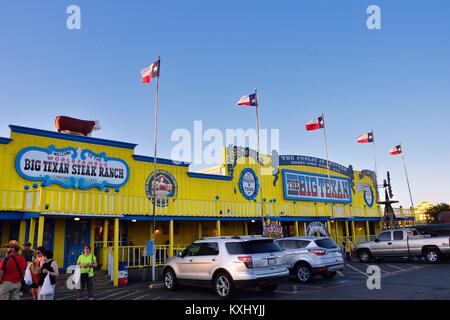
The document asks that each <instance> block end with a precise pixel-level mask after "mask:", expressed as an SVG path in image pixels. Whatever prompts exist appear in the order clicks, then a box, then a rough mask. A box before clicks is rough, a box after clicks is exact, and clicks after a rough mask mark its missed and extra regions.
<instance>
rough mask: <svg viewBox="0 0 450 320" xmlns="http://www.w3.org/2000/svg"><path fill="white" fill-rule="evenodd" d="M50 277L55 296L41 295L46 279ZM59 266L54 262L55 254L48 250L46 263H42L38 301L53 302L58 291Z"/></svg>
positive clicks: (45, 258)
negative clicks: (56, 290)
mask: <svg viewBox="0 0 450 320" xmlns="http://www.w3.org/2000/svg"><path fill="white" fill-rule="evenodd" d="M47 275H49V276H50V284H51V285H52V289H53V294H51V295H41V294H40V293H41V289H42V286H43V285H44V281H45V278H46V277H47ZM58 275H59V272H58V264H57V263H56V261H55V260H53V252H52V251H50V250H48V251H46V252H45V255H44V262H43V263H42V267H41V273H40V276H39V281H38V300H53V297H54V294H55V289H56V277H58Z"/></svg>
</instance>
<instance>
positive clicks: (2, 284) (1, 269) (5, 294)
mask: <svg viewBox="0 0 450 320" xmlns="http://www.w3.org/2000/svg"><path fill="white" fill-rule="evenodd" d="M3 247H4V248H7V252H6V254H7V256H6V257H5V258H3V259H2V260H1V261H0V300H19V299H20V289H21V287H22V280H23V277H24V273H25V269H26V267H27V262H26V261H25V258H24V257H22V256H21V255H19V253H18V251H19V250H20V244H19V242H18V241H16V240H10V241H9V243H7V244H5V245H4V246H3Z"/></svg>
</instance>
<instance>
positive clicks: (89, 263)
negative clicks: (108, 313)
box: [77, 244, 97, 300]
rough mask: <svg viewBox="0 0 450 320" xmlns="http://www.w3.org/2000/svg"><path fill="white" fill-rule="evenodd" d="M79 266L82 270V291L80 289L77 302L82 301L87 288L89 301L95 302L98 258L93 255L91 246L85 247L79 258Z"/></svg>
mask: <svg viewBox="0 0 450 320" xmlns="http://www.w3.org/2000/svg"><path fill="white" fill-rule="evenodd" d="M77 266H79V267H80V268H81V277H80V282H81V289H78V295H77V300H81V297H82V295H83V290H84V288H85V287H86V286H87V290H88V298H89V300H94V268H95V267H97V258H96V257H95V255H94V254H93V253H91V246H90V245H88V244H85V245H84V246H83V254H82V255H80V256H79V257H78V260H77Z"/></svg>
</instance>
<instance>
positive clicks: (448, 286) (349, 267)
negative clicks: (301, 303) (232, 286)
mask: <svg viewBox="0 0 450 320" xmlns="http://www.w3.org/2000/svg"><path fill="white" fill-rule="evenodd" d="M370 265H377V266H379V267H380V270H381V289H380V290H369V289H368V288H367V285H366V282H367V278H368V276H369V275H368V274H367V273H366V271H367V267H368V266H369V265H365V264H361V263H359V262H356V261H355V262H353V263H351V264H346V266H345V269H344V270H343V271H342V272H339V273H338V275H337V276H336V277H335V278H334V279H332V280H325V279H323V278H322V277H320V276H318V277H315V278H314V279H313V280H312V282H311V283H309V284H300V283H298V282H296V281H295V279H290V280H289V281H288V282H287V283H284V284H281V285H279V286H278V288H277V290H276V291H275V292H273V293H270V294H264V293H262V292H260V291H259V290H258V289H240V290H236V292H235V295H234V297H233V299H236V300H244V299H245V300H247V299H249V300H262V299H270V300H309V299H313V300H324V299H326V300H328V299H329V300H333V299H339V300H340V299H343V300H347V299H404V300H411V299H432V300H436V299H450V277H449V276H448V272H449V271H450V262H449V261H446V262H444V263H441V264H437V265H429V264H426V263H424V262H409V261H408V262H405V261H398V260H397V261H396V260H394V261H387V260H385V261H383V262H377V263H371V264H370ZM73 299H75V292H74V291H69V290H67V289H66V288H64V287H63V286H59V287H58V290H57V293H56V296H55V300H73ZM95 299H96V300H186V299H190V300H215V299H218V298H217V297H216V296H215V295H214V293H213V290H212V289H208V288H197V287H182V288H180V289H179V290H177V291H174V292H169V291H167V290H166V289H165V288H164V287H163V284H162V283H156V284H154V285H152V286H151V288H149V285H148V284H146V283H135V284H129V285H128V286H126V287H118V288H113V287H112V286H111V284H110V283H109V282H108V281H106V280H102V279H98V280H97V285H96V290H95Z"/></svg>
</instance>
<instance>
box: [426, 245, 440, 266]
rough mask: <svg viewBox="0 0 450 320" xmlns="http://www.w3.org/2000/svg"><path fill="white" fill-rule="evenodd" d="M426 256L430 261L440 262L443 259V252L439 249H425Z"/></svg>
mask: <svg viewBox="0 0 450 320" xmlns="http://www.w3.org/2000/svg"><path fill="white" fill-rule="evenodd" d="M424 257H425V260H426V261H427V262H428V263H432V264H433V263H438V262H439V261H441V252H440V251H439V249H434V248H432V249H427V250H425V253H424Z"/></svg>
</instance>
